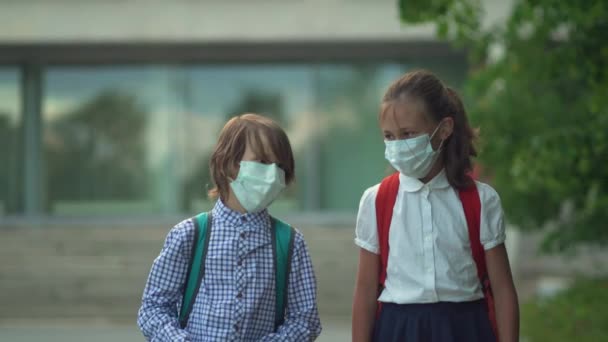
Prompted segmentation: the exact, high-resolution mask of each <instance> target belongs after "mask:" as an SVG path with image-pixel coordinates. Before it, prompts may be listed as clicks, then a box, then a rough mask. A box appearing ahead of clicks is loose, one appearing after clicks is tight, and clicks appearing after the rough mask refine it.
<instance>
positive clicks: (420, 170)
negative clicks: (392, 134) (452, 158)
mask: <svg viewBox="0 0 608 342" xmlns="http://www.w3.org/2000/svg"><path fill="white" fill-rule="evenodd" d="M440 126H441V123H439V125H437V128H435V131H434V132H433V134H432V135H430V136H429V134H428V133H427V134H423V135H420V136H417V137H414V138H409V139H402V140H385V142H384V143H385V145H386V150H385V152H384V157H385V158H386V160H388V161H389V163H391V165H392V166H393V167H394V168H395V169H397V170H398V171H399V172H401V173H403V174H404V175H406V176H409V177H413V178H424V177H425V176H426V175H427V174H428V173H429V171H430V170H431V168H432V167H433V164H434V163H435V161H436V160H437V157H438V156H439V152H440V151H441V145H443V140H442V141H441V144H440V145H439V148H438V149H437V150H436V151H435V150H433V146H432V145H431V139H432V138H433V136H435V133H437V130H438V129H439V127H440Z"/></svg>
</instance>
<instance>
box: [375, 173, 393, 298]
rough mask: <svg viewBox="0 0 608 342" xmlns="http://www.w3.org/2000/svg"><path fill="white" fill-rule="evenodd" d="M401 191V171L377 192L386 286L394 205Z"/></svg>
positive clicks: (381, 284) (382, 279)
mask: <svg viewBox="0 0 608 342" xmlns="http://www.w3.org/2000/svg"><path fill="white" fill-rule="evenodd" d="M398 191H399V172H395V173H393V174H392V175H390V176H388V177H386V178H384V179H383V180H382V183H380V188H379V189H378V193H377V194H376V226H377V229H378V247H379V249H380V275H379V278H378V280H379V282H380V286H382V287H384V281H385V280H386V266H387V264H388V249H389V245H388V233H389V229H390V228H391V219H392V218H393V207H394V206H395V202H396V201H397V192H398Z"/></svg>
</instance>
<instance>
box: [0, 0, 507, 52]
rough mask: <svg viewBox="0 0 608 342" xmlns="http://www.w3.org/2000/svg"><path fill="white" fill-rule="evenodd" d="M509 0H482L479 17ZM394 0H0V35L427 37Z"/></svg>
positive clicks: (428, 30) (16, 39)
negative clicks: (483, 10) (401, 15)
mask: <svg viewBox="0 0 608 342" xmlns="http://www.w3.org/2000/svg"><path fill="white" fill-rule="evenodd" d="M512 2H513V0H485V1H484V4H485V6H486V8H487V11H486V13H487V15H486V16H485V18H484V20H485V23H486V24H488V25H489V24H490V23H494V22H497V21H500V20H502V18H504V17H505V15H506V14H507V13H508V12H509V9H510V8H511V6H512ZM433 34H434V29H433V26H431V25H421V26H407V27H405V26H403V25H402V24H401V23H400V21H399V13H398V10H397V0H201V1H195V0H171V1H166V0H97V1H96V0H87V1H76V0H53V1H47V0H19V1H14V0H0V43H40V42H44V43H52V42H87V43H93V42H159V41H171V42H179V41H194V42H207V41H224V42H225V41H235V40H237V41H243V40H245V41H251V40H260V41H268V40H271V41H297V40H315V41H318V40H325V39H329V40H370V39H397V40H432V39H434V38H433V37H434V36H433Z"/></svg>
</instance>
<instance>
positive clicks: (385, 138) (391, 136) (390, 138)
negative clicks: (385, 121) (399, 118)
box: [384, 133, 394, 140]
mask: <svg viewBox="0 0 608 342" xmlns="http://www.w3.org/2000/svg"><path fill="white" fill-rule="evenodd" d="M393 139H394V138H393V135H392V134H388V133H387V134H384V140H393Z"/></svg>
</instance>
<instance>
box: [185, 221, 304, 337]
mask: <svg viewBox="0 0 608 342" xmlns="http://www.w3.org/2000/svg"><path fill="white" fill-rule="evenodd" d="M271 221H272V230H271V232H272V240H273V242H274V243H273V244H272V254H273V259H274V271H275V289H276V291H275V293H276V301H275V319H274V327H275V330H276V329H277V328H278V327H279V326H280V325H282V324H283V321H284V319H285V309H286V306H287V286H288V282H289V273H290V271H291V257H292V254H293V243H294V238H295V229H293V228H292V227H291V226H290V225H288V224H287V223H284V222H283V221H280V220H278V219H276V218H274V217H271ZM193 222H194V229H195V230H194V243H193V246H192V252H191V256H190V262H189V266H188V270H189V271H188V275H187V277H186V283H185V287H184V295H183V298H182V305H181V308H180V312H179V324H180V326H181V328H182V329H183V328H185V327H186V325H187V324H188V318H189V317H190V313H191V311H192V307H193V306H194V301H195V300H196V296H197V294H198V290H199V288H200V286H201V281H202V279H203V276H204V275H205V257H206V255H207V250H208V247H209V239H210V237H211V228H212V222H213V220H212V215H211V213H210V212H209V213H201V214H198V215H197V216H196V217H194V218H193Z"/></svg>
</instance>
